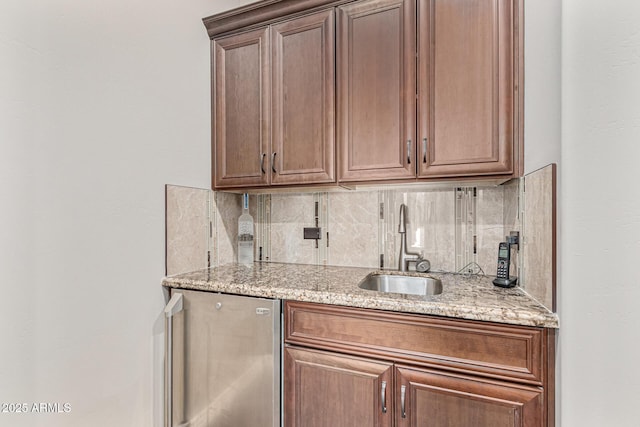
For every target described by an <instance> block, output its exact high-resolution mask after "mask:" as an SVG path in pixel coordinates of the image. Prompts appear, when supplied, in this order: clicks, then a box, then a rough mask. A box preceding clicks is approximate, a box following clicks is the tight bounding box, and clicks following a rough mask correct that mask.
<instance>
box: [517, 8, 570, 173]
mask: <svg viewBox="0 0 640 427" xmlns="http://www.w3.org/2000/svg"><path fill="white" fill-rule="evenodd" d="M524 3H525V4H524V13H525V15H524V22H525V25H524V55H525V56H524V87H525V91H524V141H525V143H524V172H525V174H528V173H531V172H533V171H535V170H538V169H540V168H542V167H544V166H546V165H548V164H550V163H559V162H560V124H561V123H560V121H561V114H560V93H561V90H560V88H561V60H562V58H561V49H560V46H561V44H560V41H561V17H562V2H560V1H558V0H525V2H524Z"/></svg>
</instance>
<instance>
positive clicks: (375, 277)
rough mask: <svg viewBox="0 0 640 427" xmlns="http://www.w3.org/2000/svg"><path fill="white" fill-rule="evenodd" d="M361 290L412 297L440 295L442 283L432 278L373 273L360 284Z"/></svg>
mask: <svg viewBox="0 0 640 427" xmlns="http://www.w3.org/2000/svg"><path fill="white" fill-rule="evenodd" d="M358 287H360V288H361V289H368V290H370V291H378V292H393V293H398V294H411V295H438V294H441V293H442V282H441V281H440V280H439V279H434V278H432V277H417V276H400V275H395V274H379V273H371V274H369V275H367V277H365V278H364V279H362V281H361V282H360V283H359V284H358Z"/></svg>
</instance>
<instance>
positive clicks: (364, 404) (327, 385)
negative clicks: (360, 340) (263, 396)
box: [284, 347, 393, 427]
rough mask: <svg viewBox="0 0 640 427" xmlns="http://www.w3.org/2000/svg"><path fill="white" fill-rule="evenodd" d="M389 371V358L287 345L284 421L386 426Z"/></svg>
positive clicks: (314, 426) (319, 426) (307, 425)
mask: <svg viewBox="0 0 640 427" xmlns="http://www.w3.org/2000/svg"><path fill="white" fill-rule="evenodd" d="M392 375H393V369H392V364H391V363H386V362H378V361H374V360H368V359H361V358H355V357H349V356H342V355H339V354H332V353H324V352H318V351H313V350H306V349H298V348H292V347H285V350H284V378H285V380H284V381H285V382H284V399H285V400H284V402H285V408H284V425H285V426H286V427H294V426H295V427H303V426H304V427H326V426H331V427H354V426H367V427H369V426H371V427H377V426H381V427H390V426H391V425H392V419H393V418H392V417H393V403H392V401H391V398H392V396H393V391H392V386H393V382H392ZM383 382H384V383H385V385H386V386H385V392H386V393H385V403H386V408H387V411H386V412H383V411H382V403H383V402H382V386H383V385H382V384H383Z"/></svg>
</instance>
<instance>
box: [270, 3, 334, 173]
mask: <svg viewBox="0 0 640 427" xmlns="http://www.w3.org/2000/svg"><path fill="white" fill-rule="evenodd" d="M334 33H335V30H334V11H333V9H330V10H327V11H322V12H319V13H314V14H312V15H308V16H303V17H301V18H296V19H293V20H290V21H286V22H283V23H281V24H277V25H273V26H272V28H271V37H272V49H273V53H272V58H273V61H272V64H273V74H272V85H273V97H272V102H273V103H272V105H273V108H272V129H273V134H272V139H271V144H272V148H271V153H270V156H271V157H270V161H271V162H272V165H270V166H272V167H271V171H270V173H271V174H272V175H271V183H272V184H305V183H307V184H308V183H323V182H333V181H335V173H334V163H335V153H334V145H335V142H334V141H335V138H334V134H335V128H334V117H335V100H334V98H335V97H334V92H335V77H334V76H335V67H334V64H335V60H334V58H335V47H334V46H335V38H334Z"/></svg>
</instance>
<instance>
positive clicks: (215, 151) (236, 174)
mask: <svg viewBox="0 0 640 427" xmlns="http://www.w3.org/2000/svg"><path fill="white" fill-rule="evenodd" d="M268 35H269V31H268V28H261V29H258V30H254V31H250V32H247V33H242V34H237V35H233V36H230V37H224V38H221V39H216V40H214V41H213V45H212V49H213V81H214V85H213V90H214V94H213V99H214V102H213V107H214V112H215V113H214V120H213V122H214V131H213V138H214V147H212V155H213V162H212V164H214V165H215V171H214V174H213V176H214V187H215V188H222V187H234V186H243V185H245V186H246V185H248V186H260V185H266V184H268V183H269V179H268V177H269V176H268V175H267V174H266V172H265V168H266V167H267V166H266V164H265V157H266V156H267V153H268V151H269V139H270V133H271V122H270V120H269V111H270V107H269V96H270V85H269V79H270V70H269V37H268Z"/></svg>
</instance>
